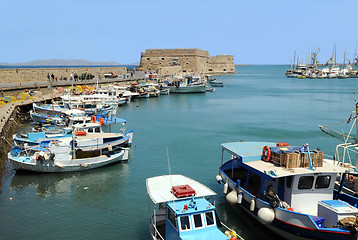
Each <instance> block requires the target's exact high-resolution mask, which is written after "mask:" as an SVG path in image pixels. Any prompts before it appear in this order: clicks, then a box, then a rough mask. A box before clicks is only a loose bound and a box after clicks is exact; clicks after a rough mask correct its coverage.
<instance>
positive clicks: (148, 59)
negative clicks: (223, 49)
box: [139, 48, 235, 74]
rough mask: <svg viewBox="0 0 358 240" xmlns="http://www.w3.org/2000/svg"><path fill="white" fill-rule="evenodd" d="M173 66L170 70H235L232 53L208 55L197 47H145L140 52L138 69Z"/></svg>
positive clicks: (216, 71)
mask: <svg viewBox="0 0 358 240" xmlns="http://www.w3.org/2000/svg"><path fill="white" fill-rule="evenodd" d="M175 66H178V68H176V69H174V68H172V69H170V70H176V71H177V72H176V73H225V72H228V73H230V72H231V73H232V72H235V65H234V56H233V55H217V56H210V54H209V52H208V51H205V50H201V49H197V48H195V49H147V50H146V51H145V52H142V54H141V59H140V66H139V69H140V70H143V71H147V70H151V71H158V70H159V69H165V68H168V69H169V68H170V67H175ZM164 72H165V71H164ZM174 74H175V73H174Z"/></svg>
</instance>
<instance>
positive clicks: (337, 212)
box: [216, 142, 358, 239]
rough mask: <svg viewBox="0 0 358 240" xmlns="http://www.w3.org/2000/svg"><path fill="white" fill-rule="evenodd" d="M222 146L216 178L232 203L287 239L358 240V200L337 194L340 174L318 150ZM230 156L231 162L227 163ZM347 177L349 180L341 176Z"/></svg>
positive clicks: (251, 144) (243, 144)
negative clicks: (335, 188)
mask: <svg viewBox="0 0 358 240" xmlns="http://www.w3.org/2000/svg"><path fill="white" fill-rule="evenodd" d="M221 146H222V159H221V166H220V168H219V174H218V175H217V176H216V180H217V181H218V182H219V183H223V185H224V194H227V195H226V199H227V201H228V202H230V203H232V204H236V205H238V206H239V207H241V208H243V209H244V210H245V211H246V212H247V213H248V214H249V215H251V216H253V217H254V218H256V219H257V220H258V221H259V222H260V223H261V224H262V225H263V226H266V227H268V228H269V229H271V230H272V231H274V232H276V233H277V234H279V235H281V236H282V237H284V238H286V239H357V229H358V224H357V216H356V215H357V214H358V209H357V208H356V207H357V205H358V199H357V198H355V197H353V196H349V195H347V194H344V193H343V192H342V191H341V189H342V188H341V189H340V191H335V190H334V186H335V180H336V177H337V174H339V173H343V172H345V171H346V170H347V168H344V167H340V166H337V165H333V164H329V163H328V162H326V161H325V160H324V159H323V153H322V152H321V151H319V150H314V151H311V150H310V149H309V147H308V145H305V146H299V147H298V146H296V147H295V146H289V145H288V144H286V143H271V142H230V143H224V144H222V145H221ZM224 158H227V161H224ZM342 179H345V176H344V177H343V178H342Z"/></svg>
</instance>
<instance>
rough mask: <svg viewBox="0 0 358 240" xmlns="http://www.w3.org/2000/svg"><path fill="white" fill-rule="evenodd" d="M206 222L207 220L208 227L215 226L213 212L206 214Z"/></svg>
mask: <svg viewBox="0 0 358 240" xmlns="http://www.w3.org/2000/svg"><path fill="white" fill-rule="evenodd" d="M205 220H206V225H207V226H208V227H210V226H213V225H214V224H215V222H214V213H213V211H210V212H206V213H205Z"/></svg>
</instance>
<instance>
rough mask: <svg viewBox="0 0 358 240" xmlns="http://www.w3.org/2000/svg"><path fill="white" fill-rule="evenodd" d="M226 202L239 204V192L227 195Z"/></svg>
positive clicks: (234, 191)
mask: <svg viewBox="0 0 358 240" xmlns="http://www.w3.org/2000/svg"><path fill="white" fill-rule="evenodd" d="M226 200H227V201H228V202H229V203H230V204H235V203H236V202H237V192H236V190H235V189H234V190H232V191H231V192H230V193H229V194H228V195H226Z"/></svg>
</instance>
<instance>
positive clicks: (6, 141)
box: [2, 136, 12, 147]
mask: <svg viewBox="0 0 358 240" xmlns="http://www.w3.org/2000/svg"><path fill="white" fill-rule="evenodd" d="M2 138H3V139H4V140H5V142H7V144H9V146H10V147H11V146H12V144H11V143H10V142H9V141H8V140H7V139H6V138H5V137H4V136H2Z"/></svg>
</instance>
